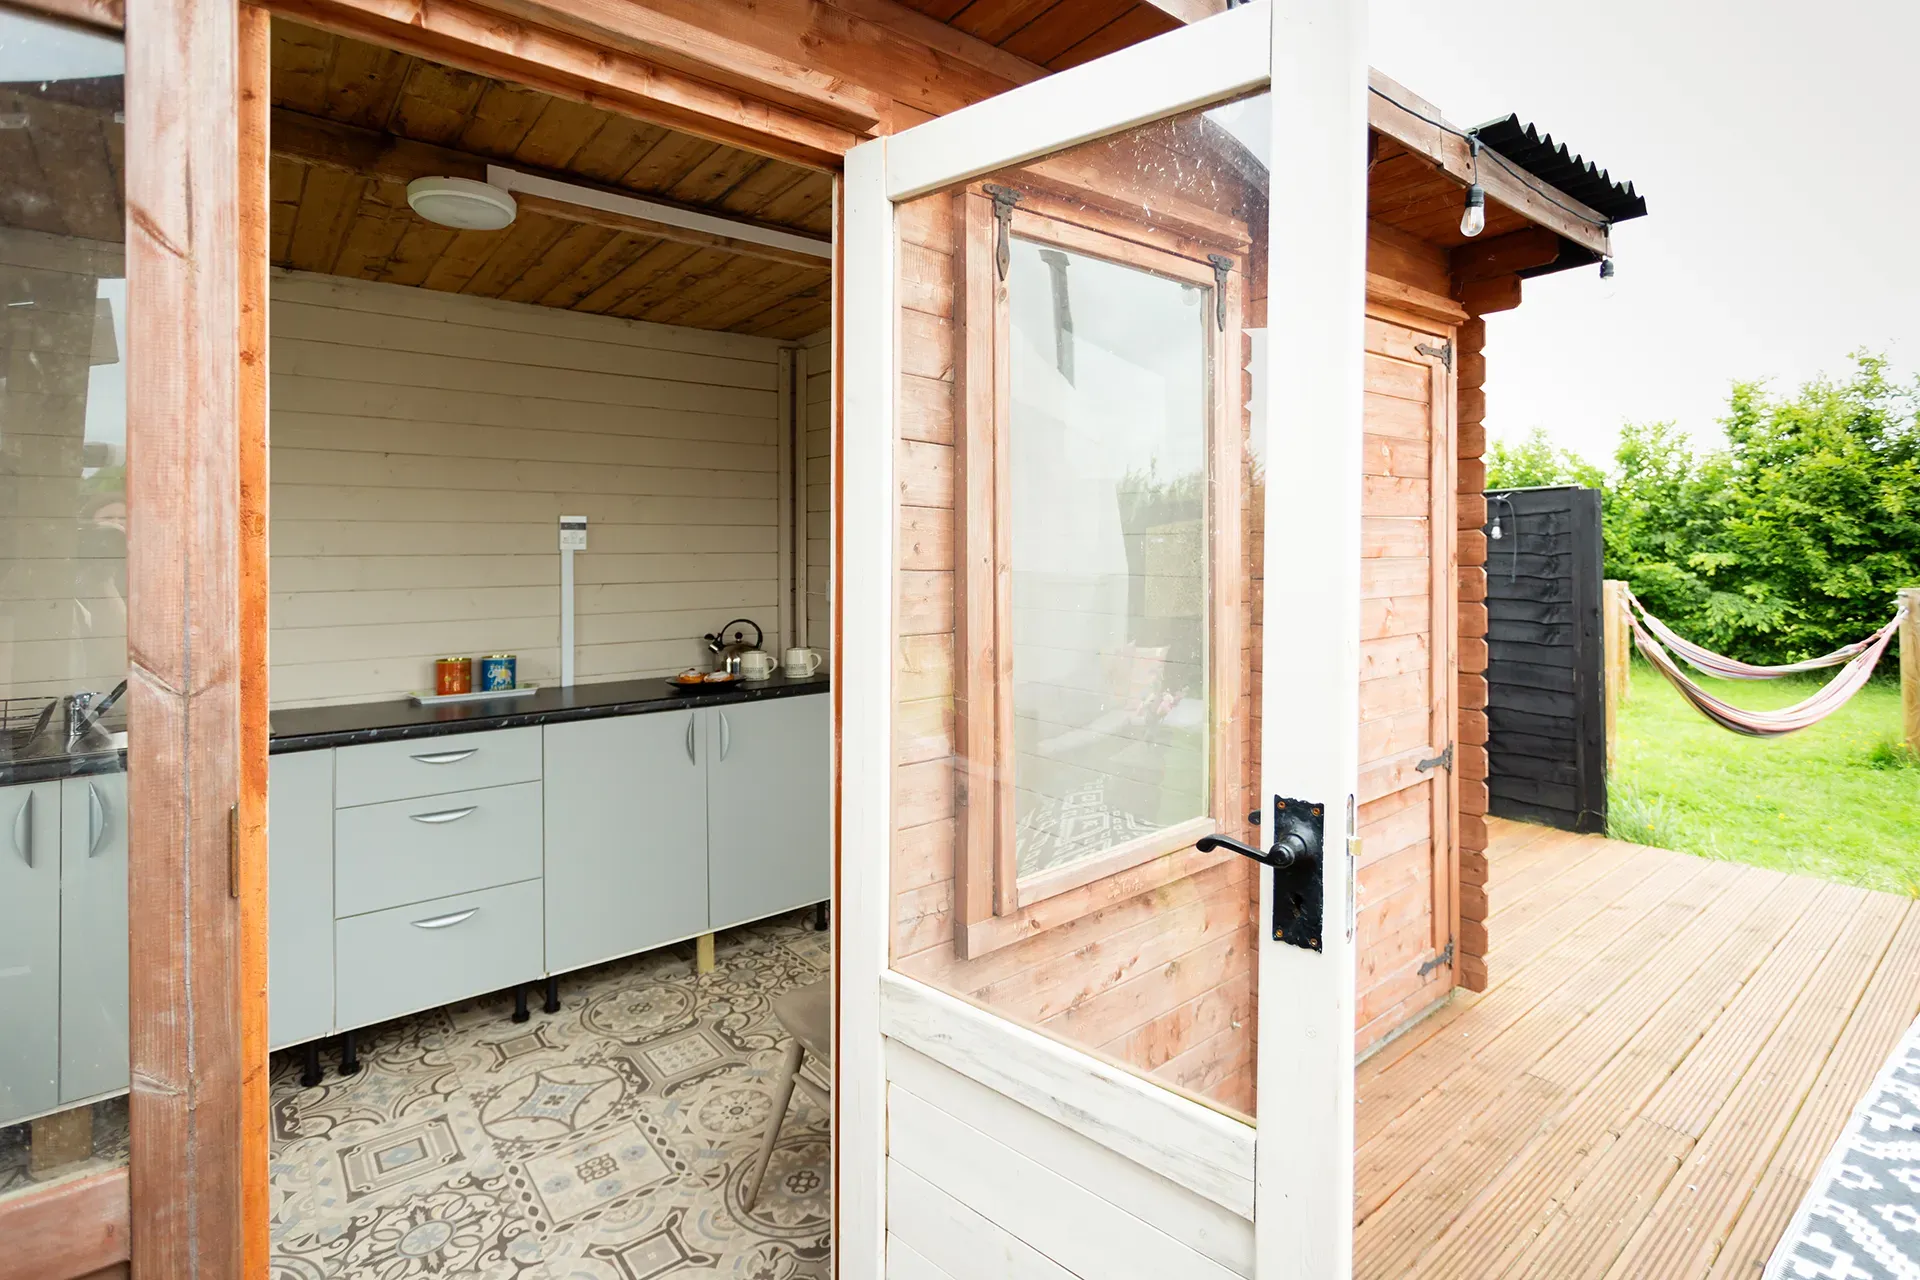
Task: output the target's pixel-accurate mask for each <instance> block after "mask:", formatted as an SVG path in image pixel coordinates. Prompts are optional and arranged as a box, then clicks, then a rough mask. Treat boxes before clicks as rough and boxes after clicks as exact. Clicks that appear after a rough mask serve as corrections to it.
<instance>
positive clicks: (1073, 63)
mask: <svg viewBox="0 0 1920 1280" xmlns="http://www.w3.org/2000/svg"><path fill="white" fill-rule="evenodd" d="M1179 26H1180V23H1179V22H1178V21H1177V20H1175V19H1174V18H1172V17H1169V16H1168V15H1167V14H1165V13H1163V12H1161V11H1160V10H1159V9H1156V8H1154V7H1153V6H1152V5H1150V4H1136V5H1134V6H1133V8H1131V9H1128V10H1127V11H1126V12H1125V13H1122V14H1121V15H1120V16H1119V17H1117V18H1115V19H1114V20H1113V21H1112V22H1109V23H1108V24H1107V25H1106V26H1104V27H1101V28H1100V29H1099V30H1098V31H1095V32H1093V33H1092V34H1091V35H1089V36H1087V38H1086V39H1084V40H1082V41H1080V43H1078V44H1076V45H1074V46H1073V47H1072V48H1071V49H1068V50H1067V51H1066V52H1065V53H1063V54H1061V55H1059V56H1058V57H1056V58H1049V59H1048V60H1047V63H1046V65H1047V67H1048V69H1049V70H1053V71H1065V70H1066V69H1067V68H1068V67H1077V66H1079V65H1080V64H1081V63H1083V62H1092V61H1093V60H1094V59H1095V58H1100V57H1105V56H1106V55H1107V54H1109V53H1114V52H1117V51H1118V50H1121V49H1125V48H1127V47H1129V46H1130V45H1136V44H1139V43H1140V42H1141V41H1142V40H1151V39H1152V38H1153V37H1154V36H1159V35H1165V34H1166V33H1167V32H1169V31H1173V30H1175V29H1177V28H1178V27H1179Z"/></svg>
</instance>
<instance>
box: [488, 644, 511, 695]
mask: <svg viewBox="0 0 1920 1280" xmlns="http://www.w3.org/2000/svg"><path fill="white" fill-rule="evenodd" d="M515 674H516V673H515V663H514V659H513V655H512V654H510V653H490V654H488V655H487V656H486V657H484V658H482V659H480V688H481V689H483V690H486V691H488V692H502V691H505V690H507V689H512V688H515V687H516V680H515Z"/></svg>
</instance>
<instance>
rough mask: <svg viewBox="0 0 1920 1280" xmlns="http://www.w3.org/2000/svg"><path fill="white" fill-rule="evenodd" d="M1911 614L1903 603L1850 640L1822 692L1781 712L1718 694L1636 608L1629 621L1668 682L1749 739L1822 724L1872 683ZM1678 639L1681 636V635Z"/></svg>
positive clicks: (1779, 670)
mask: <svg viewBox="0 0 1920 1280" xmlns="http://www.w3.org/2000/svg"><path fill="white" fill-rule="evenodd" d="M1628 598H1629V599H1631V598H1632V596H1631V593H1629V596H1628ZM1633 603H1634V604H1635V605H1639V603H1640V602H1639V601H1638V600H1635V601H1634V602H1633ZM1640 615H1642V616H1644V617H1645V618H1646V622H1647V623H1651V624H1653V626H1655V627H1659V631H1660V634H1661V635H1665V636H1672V635H1673V632H1672V631H1671V630H1670V629H1669V628H1667V627H1665V626H1661V625H1660V623H1659V622H1658V621H1657V620H1656V619H1654V617H1653V616H1652V615H1651V614H1648V613H1647V611H1646V609H1645V608H1644V607H1641V609H1640ZM1906 616H1907V611H1906V610H1905V609H1904V608H1903V609H1900V610H1899V611H1898V612H1896V613H1895V614H1894V615H1893V621H1891V622H1889V623H1888V624H1887V625H1886V626H1884V627H1882V628H1880V629H1879V630H1878V631H1876V632H1874V633H1873V634H1872V635H1870V636H1868V637H1867V638H1866V639H1865V640H1862V641H1861V642H1860V643H1859V644H1856V645H1849V646H1848V647H1847V648H1846V649H1842V650H1839V651H1838V652H1839V653H1841V654H1847V653H1851V654H1852V655H1853V656H1852V657H1851V659H1848V658H1844V657H1843V658H1841V659H1840V660H1841V661H1844V662H1846V664H1847V665H1846V666H1844V667H1842V668H1841V669H1840V671H1839V673H1838V674H1836V675H1835V676H1834V677H1833V679H1831V680H1829V681H1827V683H1826V684H1825V685H1823V686H1822V687H1821V688H1820V690H1819V692H1817V693H1815V694H1813V695H1812V696H1811V697H1808V698H1804V699H1802V700H1801V701H1799V702H1796V703H1794V704H1793V705H1792V706H1790V707H1782V708H1781V709H1780V710H1778V711H1749V710H1747V709H1746V708H1744V707H1736V706H1734V705H1733V704H1732V703H1730V702H1726V701H1723V700H1721V699H1719V698H1716V697H1714V696H1713V695H1712V694H1710V693H1708V692H1707V691H1706V690H1705V689H1702V688H1701V687H1700V686H1699V685H1697V684H1695V683H1694V682H1693V681H1692V680H1691V679H1689V678H1688V677H1687V674H1686V672H1684V671H1682V670H1681V669H1680V664H1679V663H1677V662H1675V661H1674V660H1673V656H1672V655H1671V654H1669V653H1668V652H1667V651H1666V650H1665V649H1664V648H1662V647H1661V644H1660V640H1659V639H1658V638H1656V636H1655V633H1654V632H1653V631H1652V630H1650V629H1649V627H1648V626H1646V625H1643V624H1642V622H1641V617H1640V616H1636V615H1635V614H1634V613H1633V612H1631V611H1629V612H1628V614H1627V620H1628V621H1629V622H1631V623H1632V624H1633V643H1634V647H1635V648H1637V649H1639V650H1640V656H1641V657H1643V658H1645V659H1646V660H1647V661H1648V662H1651V663H1652V664H1653V665H1654V666H1655V667H1656V668H1658V669H1659V671H1660V674H1661V675H1663V676H1665V677H1666V678H1667V682H1668V683H1669V684H1671V685H1672V686H1673V687H1674V688H1675V689H1677V690H1679V691H1680V696H1681V697H1683V698H1685V699H1686V700H1687V701H1688V702H1691V703H1692V704H1693V705H1694V707H1695V709H1697V710H1698V711H1699V712H1700V714H1702V715H1704V716H1705V717H1707V719H1709V720H1711V721H1713V722H1714V723H1715V724H1717V725H1719V726H1720V727H1721V728H1723V729H1731V730H1732V731H1733V732H1735V733H1740V734H1745V735H1747V736H1748V737H1750V738H1778V737H1781V736H1782V735H1784V734H1789V733H1794V732H1797V731H1798V730H1801V729H1805V728H1808V727H1809V726H1812V725H1816V724H1818V723H1820V721H1822V720H1824V719H1826V718H1827V717H1828V716H1830V715H1832V714H1833V713H1834V712H1836V711H1838V710H1839V709H1840V708H1841V707H1843V706H1845V705H1846V703H1847V700H1848V699H1849V698H1851V697H1853V695H1854V694H1856V693H1858V692H1860V690H1861V688H1862V686H1864V685H1865V684H1866V683H1867V680H1868V678H1869V677H1871V676H1872V675H1873V668H1874V666H1875V665H1876V664H1877V663H1878V662H1879V661H1880V655H1881V654H1883V653H1885V652H1886V651H1887V645H1888V644H1889V643H1890V642H1891V641H1892V640H1893V633H1894V632H1895V631H1898V630H1899V629H1900V622H1901V620H1902V619H1903V618H1905V617H1906ZM1675 638H1676V639H1677V637H1675ZM1681 643H1682V644H1685V643H1686V642H1685V641H1681ZM1687 647H1688V648H1693V649H1698V648H1699V646H1697V645H1688V646H1687ZM1700 652H1701V653H1706V650H1704V649H1702V650H1700ZM1708 656H1709V657H1712V658H1714V659H1715V660H1717V661H1719V662H1731V659H1728V658H1722V657H1720V656H1719V655H1718V654H1709V655H1708ZM1833 659H1834V655H1833V654H1828V655H1827V656H1826V657H1825V658H1816V659H1813V660H1812V662H1810V663H1795V664H1793V665H1792V666H1788V667H1770V668H1754V670H1767V671H1770V672H1771V673H1772V674H1775V675H1785V674H1787V673H1789V672H1791V671H1794V670H1800V669H1805V670H1812V669H1814V668H1816V667H1822V666H1832V665H1834V663H1833ZM1687 661H1689V662H1693V661H1694V660H1693V659H1692V658H1688V659H1687ZM1694 665H1695V666H1699V665H1700V664H1699V663H1697V662H1694ZM1736 665H1745V664H1744V663H1742V664H1736ZM1701 670H1703V671H1704V670H1707V668H1705V667H1701ZM1736 678H1738V677H1736ZM1745 678H1746V679H1764V678H1766V677H1754V676H1748V677H1745Z"/></svg>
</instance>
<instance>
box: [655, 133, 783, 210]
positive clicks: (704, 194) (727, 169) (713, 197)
mask: <svg viewBox="0 0 1920 1280" xmlns="http://www.w3.org/2000/svg"><path fill="white" fill-rule="evenodd" d="M774 163H776V162H775V161H772V160H768V159H767V158H766V157H764V156H757V155H755V154H754V153H753V152H751V151H742V150H740V149H739V148H738V147H722V148H720V149H719V150H718V151H716V152H714V153H713V154H712V155H710V156H708V157H707V158H706V159H705V160H703V161H701V162H700V163H699V164H697V165H695V166H694V167H693V169H692V170H691V171H690V172H689V173H688V174H687V175H686V176H685V177H683V178H681V179H680V181H678V182H676V183H674V184H673V186H671V187H669V188H668V189H667V197H668V198H669V199H672V200H680V201H684V202H685V203H687V204H699V205H708V206H714V205H718V204H719V203H720V202H721V200H723V199H724V198H725V197H726V194H727V192H729V191H731V190H733V189H734V188H735V187H737V186H739V185H740V184H741V183H742V182H744V181H746V179H748V178H749V177H751V176H753V175H754V174H755V173H757V172H759V170H760V169H761V167H762V166H764V165H770V164H774Z"/></svg>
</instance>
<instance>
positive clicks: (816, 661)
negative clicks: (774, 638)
mask: <svg viewBox="0 0 1920 1280" xmlns="http://www.w3.org/2000/svg"><path fill="white" fill-rule="evenodd" d="M825 661H826V659H825V658H822V657H821V656H820V655H819V654H818V653H817V652H815V651H814V650H812V649H789V650H787V663H786V666H787V678H788V679H790V680H804V679H806V678H807V677H808V676H810V675H812V674H813V673H814V672H816V671H818V670H819V669H820V664H821V663H822V662H825Z"/></svg>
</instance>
